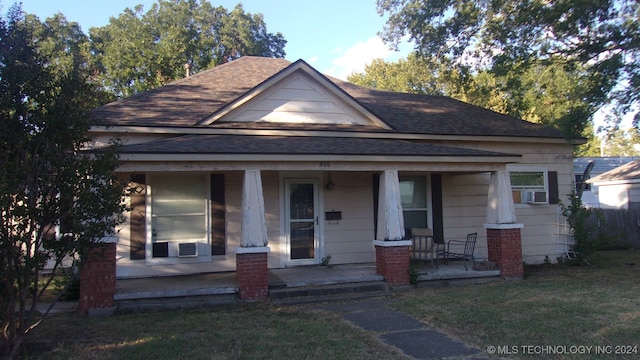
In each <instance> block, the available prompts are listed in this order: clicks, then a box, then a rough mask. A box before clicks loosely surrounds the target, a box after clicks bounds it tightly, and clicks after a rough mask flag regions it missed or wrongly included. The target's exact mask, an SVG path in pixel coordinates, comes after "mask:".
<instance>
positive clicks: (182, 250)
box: [178, 242, 198, 257]
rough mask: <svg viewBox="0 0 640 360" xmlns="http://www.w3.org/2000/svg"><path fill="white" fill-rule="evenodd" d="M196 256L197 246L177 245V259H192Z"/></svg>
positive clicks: (192, 244) (188, 244)
mask: <svg viewBox="0 0 640 360" xmlns="http://www.w3.org/2000/svg"><path fill="white" fill-rule="evenodd" d="M192 256H198V244H197V243H194V242H193V243H179V244H178V257H192Z"/></svg>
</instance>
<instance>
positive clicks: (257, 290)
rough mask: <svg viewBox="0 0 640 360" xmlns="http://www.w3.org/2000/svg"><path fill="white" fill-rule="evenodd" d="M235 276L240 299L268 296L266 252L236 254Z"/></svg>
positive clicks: (258, 298) (255, 298) (256, 298)
mask: <svg viewBox="0 0 640 360" xmlns="http://www.w3.org/2000/svg"><path fill="white" fill-rule="evenodd" d="M236 277H237V281H238V289H239V291H240V294H239V296H240V300H254V301H255V300H263V299H266V298H267V296H269V270H268V268H267V253H266V252H259V253H244V254H236Z"/></svg>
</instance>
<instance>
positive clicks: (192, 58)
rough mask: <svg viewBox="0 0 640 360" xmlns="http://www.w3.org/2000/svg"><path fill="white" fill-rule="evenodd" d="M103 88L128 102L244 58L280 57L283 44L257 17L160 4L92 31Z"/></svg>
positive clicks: (169, 0) (198, 5) (167, 1)
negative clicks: (187, 66)
mask: <svg viewBox="0 0 640 360" xmlns="http://www.w3.org/2000/svg"><path fill="white" fill-rule="evenodd" d="M90 36H91V42H92V46H93V51H94V54H95V55H96V62H97V63H98V64H99V66H100V68H101V74H100V79H101V81H102V82H103V84H104V86H105V87H106V88H108V89H111V90H112V91H113V92H114V93H115V94H116V95H117V96H129V95H132V94H135V93H138V92H141V91H145V90H149V89H152V88H155V87H158V86H162V85H164V84H166V83H167V82H170V81H173V80H176V79H179V78H182V77H184V74H185V64H190V66H191V70H192V71H193V72H198V71H200V70H203V69H208V68H210V67H213V66H216V65H220V64H223V63H225V62H227V61H230V60H233V59H236V58H239V57H240V56H243V55H256V56H266V57H284V55H285V52H284V46H285V44H286V41H285V40H284V37H283V36H282V35H281V34H280V33H277V34H273V33H269V32H268V31H267V29H266V24H265V22H264V19H263V17H262V15H261V14H257V15H252V14H250V13H245V11H244V9H243V7H242V5H241V4H239V5H237V6H236V7H235V8H234V9H232V10H231V11H228V10H227V9H225V8H224V7H222V6H219V7H213V6H212V5H211V4H210V3H209V2H208V1H206V0H203V1H198V0H160V1H158V2H157V3H155V4H153V5H152V7H151V9H149V11H147V12H146V13H144V12H143V7H142V6H141V5H138V6H137V7H135V8H134V9H130V8H127V9H126V10H125V11H124V12H123V13H122V14H120V15H119V16H118V17H116V18H111V20H110V22H109V24H108V25H106V26H103V27H100V28H92V29H90Z"/></svg>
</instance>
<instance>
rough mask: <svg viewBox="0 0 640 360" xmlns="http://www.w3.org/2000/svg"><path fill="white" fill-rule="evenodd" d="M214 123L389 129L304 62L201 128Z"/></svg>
mask: <svg viewBox="0 0 640 360" xmlns="http://www.w3.org/2000/svg"><path fill="white" fill-rule="evenodd" d="M214 122H217V123H221V122H242V123H244V122H266V123H287V124H334V125H364V126H376V127H380V128H383V129H390V127H389V126H388V125H387V124H385V123H384V122H383V121H381V120H380V119H378V118H377V117H376V116H375V115H373V114H372V113H371V112H370V111H368V110H367V109H366V108H365V107H363V106H362V105H360V103H358V102H357V101H356V100H355V99H354V98H353V97H351V96H350V95H349V94H347V93H346V92H345V91H344V90H342V89H341V88H339V87H338V86H336V85H335V84H334V83H333V82H331V81H330V80H329V79H327V78H326V77H325V76H324V75H322V74H320V73H318V72H317V71H316V70H315V69H313V68H312V67H311V66H309V65H308V64H307V63H306V62H304V61H303V60H298V61H296V62H295V63H293V64H291V65H290V66H289V67H287V68H286V69H283V70H282V71H280V72H278V73H277V74H275V75H274V76H272V77H271V78H269V79H267V80H266V81H265V82H264V83H262V84H260V85H258V86H256V87H254V88H253V89H251V90H250V91H248V92H247V93H245V94H244V95H243V96H241V97H239V98H237V99H235V100H234V101H233V102H231V103H229V104H227V105H226V106H224V107H223V108H221V109H220V110H218V111H216V112H215V113H214V114H212V115H211V116H209V117H207V118H205V119H204V120H203V121H201V122H200V123H199V125H211V124H213V123H214Z"/></svg>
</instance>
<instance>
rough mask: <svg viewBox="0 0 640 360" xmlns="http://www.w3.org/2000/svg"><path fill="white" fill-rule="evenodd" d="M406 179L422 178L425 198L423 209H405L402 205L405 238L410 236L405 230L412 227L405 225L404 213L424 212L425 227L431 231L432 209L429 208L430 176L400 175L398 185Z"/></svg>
mask: <svg viewBox="0 0 640 360" xmlns="http://www.w3.org/2000/svg"><path fill="white" fill-rule="evenodd" d="M408 178H422V179H424V187H425V189H424V196H425V199H424V201H425V207H416V208H408V207H405V206H404V204H403V205H402V217H403V221H404V223H405V226H404V227H405V237H406V236H410V235H411V234H409V233H408V232H407V230H409V229H410V228H411V227H414V226H407V224H406V219H407V217H406V215H405V213H407V212H424V213H425V216H426V220H427V224H426V227H427V228H429V229H433V218H432V217H433V216H432V213H433V209H432V206H431V198H432V195H431V184H430V176H429V174H424V173H401V174H398V180H399V182H400V183H402V181H403V179H408ZM400 192H401V195H402V190H400Z"/></svg>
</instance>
